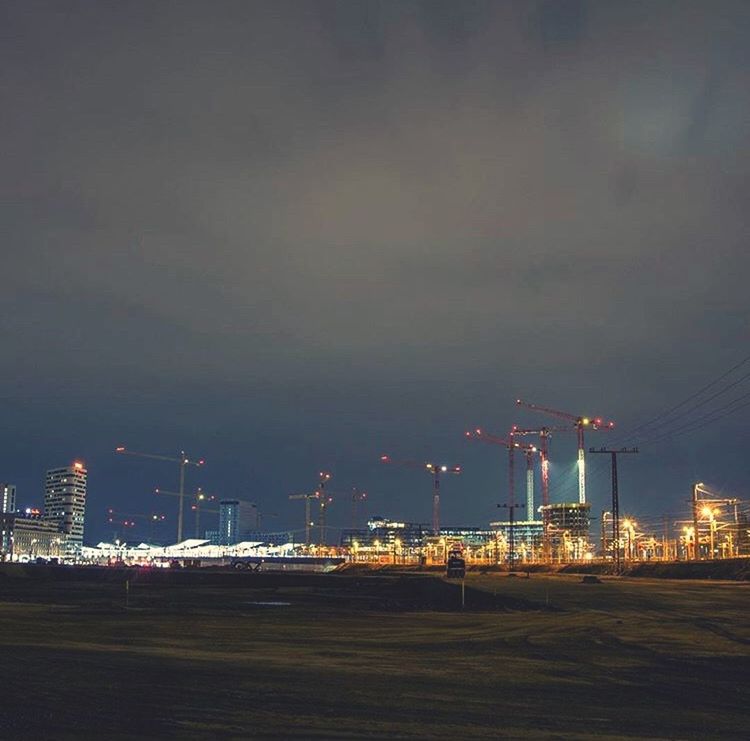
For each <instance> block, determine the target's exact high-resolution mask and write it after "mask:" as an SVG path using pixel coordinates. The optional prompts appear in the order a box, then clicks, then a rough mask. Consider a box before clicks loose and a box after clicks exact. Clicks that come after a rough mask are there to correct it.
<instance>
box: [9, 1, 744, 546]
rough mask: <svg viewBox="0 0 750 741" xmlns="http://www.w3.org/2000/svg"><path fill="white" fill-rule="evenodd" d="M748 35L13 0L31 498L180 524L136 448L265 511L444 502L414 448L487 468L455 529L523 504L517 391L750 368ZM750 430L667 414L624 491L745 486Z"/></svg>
mask: <svg viewBox="0 0 750 741" xmlns="http://www.w3.org/2000/svg"><path fill="white" fill-rule="evenodd" d="M748 49H750V6H748V5H747V3H744V2H721V1H719V2H714V3H706V2H703V1H700V2H689V1H688V0H678V1H677V2H666V1H665V2H659V3H654V2H604V1H597V2H585V0H567V1H565V2H556V1H554V0H552V1H546V0H545V1H540V2H531V1H528V2H520V1H519V2H512V1H511V2H489V1H481V0H479V1H477V2H471V1H468V0H463V1H462V2H452V1H451V2H447V1H446V2H443V1H442V0H424V1H422V2H407V1H406V0H404V1H401V2H395V1H394V2H385V1H382V2H376V1H372V2H356V1H354V0H344V1H342V2H333V1H326V2H313V1H310V2H302V1H301V0H300V1H298V2H279V1H278V0H274V1H273V2H271V1H268V2H211V3H208V2H186V1H181V2H166V1H165V2H159V3H153V2H104V1H102V2H97V3H91V2H50V3H44V2H34V1H33V0H23V1H19V2H16V1H13V0H3V1H2V2H0V96H1V97H0V103H1V106H0V141H2V149H0V152H1V153H2V154H1V155H0V157H1V160H0V164H1V166H0V208H1V209H2V219H1V220H0V229H1V231H0V240H1V241H0V245H1V247H0V249H1V250H2V252H1V254H2V267H3V270H2V275H3V281H2V288H1V289H0V309H1V312H0V341H1V344H0V348H1V349H0V382H1V386H0V410H2V411H1V412H0V419H2V425H0V480H8V481H11V482H14V483H16V484H17V486H18V488H19V501H20V503H21V504H27V503H28V504H34V503H39V502H40V501H41V492H42V481H43V473H44V470H45V469H46V468H48V467H52V466H57V465H61V464H64V463H66V462H68V461H70V460H72V459H73V458H74V457H81V458H83V459H85V460H86V462H87V464H88V466H89V469H90V499H89V509H88V514H87V535H88V536H89V537H90V538H91V539H96V538H99V537H102V536H103V535H104V534H105V533H106V527H105V516H104V512H105V509H106V507H108V506H114V507H117V508H119V509H120V510H121V511H123V512H135V513H142V512H143V513H145V512H150V511H152V510H154V509H161V510H164V511H166V512H167V513H168V514H170V516H171V515H172V514H173V510H174V502H172V501H167V502H166V503H164V502H156V501H155V500H154V496H153V495H152V493H151V492H152V489H153V487H154V486H162V487H167V488H174V487H175V485H176V471H175V470H173V469H171V468H169V466H166V465H164V464H160V463H156V462H149V461H142V460H137V459H134V458H128V459H125V458H117V457H115V456H114V454H113V452H112V451H113V449H114V447H115V445H117V444H121V443H122V444H127V445H128V446H130V447H133V448H136V449H142V450H147V451H152V452H161V453H168V454H169V453H172V452H176V451H179V450H180V449H182V448H184V449H185V450H187V451H188V453H190V454H193V455H200V456H205V458H206V459H207V461H208V464H207V466H206V468H205V470H203V471H202V472H200V475H199V476H198V475H194V474H192V473H191V478H190V480H189V486H190V487H193V486H195V485H197V484H199V483H200V484H202V485H203V486H204V488H206V489H207V490H209V491H212V492H215V493H216V494H217V495H219V496H239V497H242V498H247V499H251V500H255V501H257V502H258V504H259V506H260V507H261V509H262V510H263V511H265V512H266V513H267V514H268V515H270V514H272V513H278V517H277V518H273V519H269V520H268V522H267V524H268V526H269V529H279V528H282V527H283V528H288V527H300V526H301V523H302V516H301V515H302V512H301V504H300V503H299V502H293V503H290V502H288V501H287V495H288V494H290V493H292V492H295V491H304V490H309V489H311V488H312V487H314V485H315V481H316V473H317V471H319V470H320V469H322V468H325V469H329V470H331V471H332V472H333V474H334V480H333V482H332V483H331V487H332V488H333V489H336V490H340V491H342V492H345V491H347V490H349V489H350V488H351V487H352V486H355V485H356V486H359V487H361V488H364V489H366V490H367V491H368V492H370V499H371V504H370V514H373V513H380V514H384V515H387V516H391V517H404V518H407V519H410V520H421V521H429V514H430V481H429V478H428V477H426V476H424V475H423V474H421V473H420V472H419V471H412V470H408V469H397V468H388V469H386V468H384V467H381V466H379V464H378V458H379V455H380V454H381V453H382V452H389V453H392V454H393V455H394V456H395V457H399V458H405V459H417V460H426V459H437V460H440V461H445V462H447V463H461V464H463V465H464V466H465V469H466V472H465V474H464V475H463V476H462V477H456V478H453V479H451V480H450V481H448V482H446V485H445V487H444V499H443V512H444V517H443V519H444V521H445V522H446V523H456V524H460V523H463V524H477V525H479V524H485V523H486V522H487V521H489V520H490V519H492V518H496V517H497V510H496V507H495V505H496V504H497V503H498V502H501V501H504V500H505V496H506V486H505V476H506V473H505V462H504V461H505V459H504V454H503V452H502V451H501V450H500V449H494V448H490V447H488V446H482V445H477V444H474V445H472V444H471V443H468V442H466V441H465V440H464V439H463V438H462V433H463V431H464V430H465V429H466V428H468V427H473V426H477V425H479V426H483V427H485V428H487V429H491V430H494V431H497V432H498V433H502V432H504V431H505V430H507V429H508V427H509V426H510V425H511V424H513V423H520V424H524V425H530V424H532V423H540V422H542V421H544V420H545V418H544V417H541V416H539V415H534V414H533V413H530V412H526V413H524V412H521V411H519V410H516V408H515V407H514V400H515V399H516V398H517V397H524V398H528V399H530V400H531V401H535V402H537V403H540V404H546V405H548V406H551V407H555V408H559V409H563V410H567V411H571V412H575V413H581V414H601V415H604V416H606V417H608V418H612V419H614V420H616V421H617V423H618V426H619V427H621V428H622V430H624V431H627V429H628V428H632V427H634V426H636V425H637V424H639V423H642V422H644V421H647V420H649V419H650V418H652V417H654V416H656V415H657V414H658V413H659V412H660V411H662V410H664V409H668V408H670V407H671V406H673V405H674V404H676V403H678V402H680V401H681V400H682V399H684V398H686V397H687V396H688V395H689V394H691V393H692V392H693V391H695V390H697V389H699V388H701V387H702V386H703V385H705V384H706V383H708V382H710V381H711V380H712V379H714V378H716V377H718V376H719V375H720V374H721V373H723V372H724V371H725V370H727V369H728V368H730V367H732V366H733V365H734V364H736V363H738V362H740V361H741V360H742V358H743V357H744V356H745V355H746V354H748V353H747V347H748V305H749V303H750V302H749V301H748V293H747V277H748V272H749V268H750V256H749V255H748V248H747V247H748V217H747V208H748V202H749V198H748V197H749V196H750V185H749V184H750V172H749V170H750V158H749V156H748V152H749V151H750V150H748V140H749V139H750V64H749V61H750V60H749V59H748V55H749V54H750V52H748ZM717 388H719V387H717ZM742 388H743V386H742V384H741V383H740V384H739V385H738V387H737V388H736V389H733V390H732V391H731V392H730V393H728V394H726V395H724V396H722V397H720V398H719V399H717V400H716V401H713V402H710V403H708V404H706V405H704V406H703V407H701V409H700V411H698V412H695V413H694V414H693V417H692V418H691V417H689V416H687V417H685V418H684V419H680V420H679V422H680V423H684V422H685V421H688V422H689V421H690V420H691V419H695V418H698V417H700V415H701V414H703V413H705V412H708V411H710V410H711V409H713V408H717V407H718V406H720V402H722V403H725V402H729V401H731V400H732V398H733V395H739V394H740V393H741V392H742ZM735 392H736V394H735ZM683 411H685V409H684V408H683ZM549 421H551V420H549ZM747 421H748V410H744V411H740V412H739V413H737V414H735V415H732V416H729V417H727V418H722V419H721V420H719V421H717V422H716V423H715V424H712V425H705V426H702V427H700V429H698V430H697V431H695V432H692V433H690V434H680V435H678V436H676V437H674V438H673V439H671V438H662V439H660V440H657V441H655V442H654V443H652V444H649V443H647V442H646V441H647V440H648V435H647V434H645V433H646V431H647V430H648V428H646V430H643V431H641V434H640V438H639V439H635V440H634V442H639V441H642V442H643V445H642V453H641V455H640V456H639V457H638V458H637V459H636V458H635V457H633V459H629V460H627V462H625V461H623V465H622V476H621V489H622V498H623V504H622V508H623V509H624V510H626V511H628V512H633V513H635V514H636V515H641V514H642V515H643V517H644V518H645V517H649V516H656V515H660V514H661V513H663V512H679V511H680V509H681V508H684V506H685V505H684V501H683V500H685V498H686V497H687V494H688V492H689V489H690V485H691V484H692V482H693V481H695V480H703V481H705V482H707V483H708V482H710V483H711V484H712V485H714V486H715V487H717V488H719V489H721V490H722V491H726V492H728V493H732V494H739V495H742V494H746V495H747V494H748V493H749V492H748V491H747V488H748V482H749V479H748V476H749V474H750V470H749V468H750V466H748V463H747V455H746V452H745V447H744V435H743V433H744V431H745V428H746V425H747ZM667 427H668V426H667V425H663V426H662V427H660V428H658V429H656V430H655V432H658V433H663V432H664V430H665V429H666V428H667ZM652 436H653V435H652ZM608 440H610V441H611V442H620V441H628V442H630V440H628V439H627V438H626V437H625V433H622V434H620V433H618V434H617V435H614V436H613V435H610V436H609V437H608V438H605V435H604V434H599V435H597V434H596V433H593V434H592V435H591V436H590V439H589V441H587V444H588V442H591V444H596V445H599V444H605V443H607V441H608ZM573 448H574V440H573V436H571V435H562V436H558V437H557V438H555V440H554V441H553V451H552V461H553V469H552V470H553V477H554V478H553V482H552V493H553V498H555V499H557V500H562V499H571V498H575V476H574V475H572V464H573V460H574V454H575V453H574V449H573ZM592 458H593V457H592ZM604 467H605V461H604V460H591V462H590V470H591V473H592V476H591V485H590V494H591V500H592V503H593V509H594V511H595V512H598V511H599V510H601V509H602V508H604V507H605V506H606V504H607V498H608V478H607V475H606V471H605V470H604ZM298 510H299V511H298ZM332 518H333V521H334V523H335V524H337V525H345V524H347V522H348V506H347V505H346V504H345V503H344V501H343V498H341V499H340V500H339V502H338V504H334V512H333V513H332ZM172 522H174V517H172ZM170 529H171V527H170Z"/></svg>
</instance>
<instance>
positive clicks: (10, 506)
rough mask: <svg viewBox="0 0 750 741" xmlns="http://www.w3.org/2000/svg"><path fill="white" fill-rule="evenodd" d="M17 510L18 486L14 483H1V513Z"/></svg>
mask: <svg viewBox="0 0 750 741" xmlns="http://www.w3.org/2000/svg"><path fill="white" fill-rule="evenodd" d="M15 511H16V487H15V486H13V484H0V513H3V514H7V513H10V512H15Z"/></svg>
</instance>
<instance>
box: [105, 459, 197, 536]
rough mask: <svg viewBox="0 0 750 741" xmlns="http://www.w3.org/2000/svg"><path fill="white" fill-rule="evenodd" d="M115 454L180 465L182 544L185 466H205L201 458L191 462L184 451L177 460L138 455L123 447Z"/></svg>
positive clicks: (180, 528) (179, 527)
mask: <svg viewBox="0 0 750 741" xmlns="http://www.w3.org/2000/svg"><path fill="white" fill-rule="evenodd" d="M115 453H119V454H121V455H133V456H136V457H137V458H151V459H152V460H156V461H169V462H170V463H179V465H180V486H179V497H180V505H179V509H178V512H177V542H178V543H181V542H182V524H183V519H184V512H185V469H186V468H187V466H196V467H200V466H203V465H205V463H206V462H205V461H204V460H203V458H200V459H198V460H191V459H190V458H188V457H187V455H186V454H185V451H184V450H183V451H181V452H180V457H179V458H173V457H171V456H168V455H154V454H152V453H140V452H138V451H135V450H129V449H128V448H126V447H125V446H124V445H118V446H117V448H115Z"/></svg>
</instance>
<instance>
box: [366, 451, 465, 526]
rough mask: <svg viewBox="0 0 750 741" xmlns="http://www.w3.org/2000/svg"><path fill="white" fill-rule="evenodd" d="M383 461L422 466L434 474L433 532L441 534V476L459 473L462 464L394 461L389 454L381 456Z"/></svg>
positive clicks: (400, 464)
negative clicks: (448, 464) (447, 464)
mask: <svg viewBox="0 0 750 741" xmlns="http://www.w3.org/2000/svg"><path fill="white" fill-rule="evenodd" d="M380 461H381V463H391V464H395V465H398V466H406V467H408V468H421V469H423V470H426V471H427V472H428V473H429V474H430V475H431V476H432V533H433V535H440V477H441V475H442V474H444V473H451V474H455V475H458V474H460V473H461V466H446V465H443V464H439V463H431V462H429V461H428V462H426V463H419V462H418V461H394V460H393V459H392V458H391V457H390V456H389V455H381V456H380Z"/></svg>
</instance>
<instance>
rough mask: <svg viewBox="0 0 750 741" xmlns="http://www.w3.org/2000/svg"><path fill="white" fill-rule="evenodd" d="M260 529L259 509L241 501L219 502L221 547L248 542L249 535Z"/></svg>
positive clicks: (226, 500)
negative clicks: (243, 541)
mask: <svg viewBox="0 0 750 741" xmlns="http://www.w3.org/2000/svg"><path fill="white" fill-rule="evenodd" d="M257 528H258V508H257V507H256V506H255V505H254V504H251V503H250V502H243V501H242V500H241V499H224V500H222V501H221V502H219V545H234V544H235V543H239V542H240V541H242V540H247V534H248V533H250V532H252V531H254V530H257Z"/></svg>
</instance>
